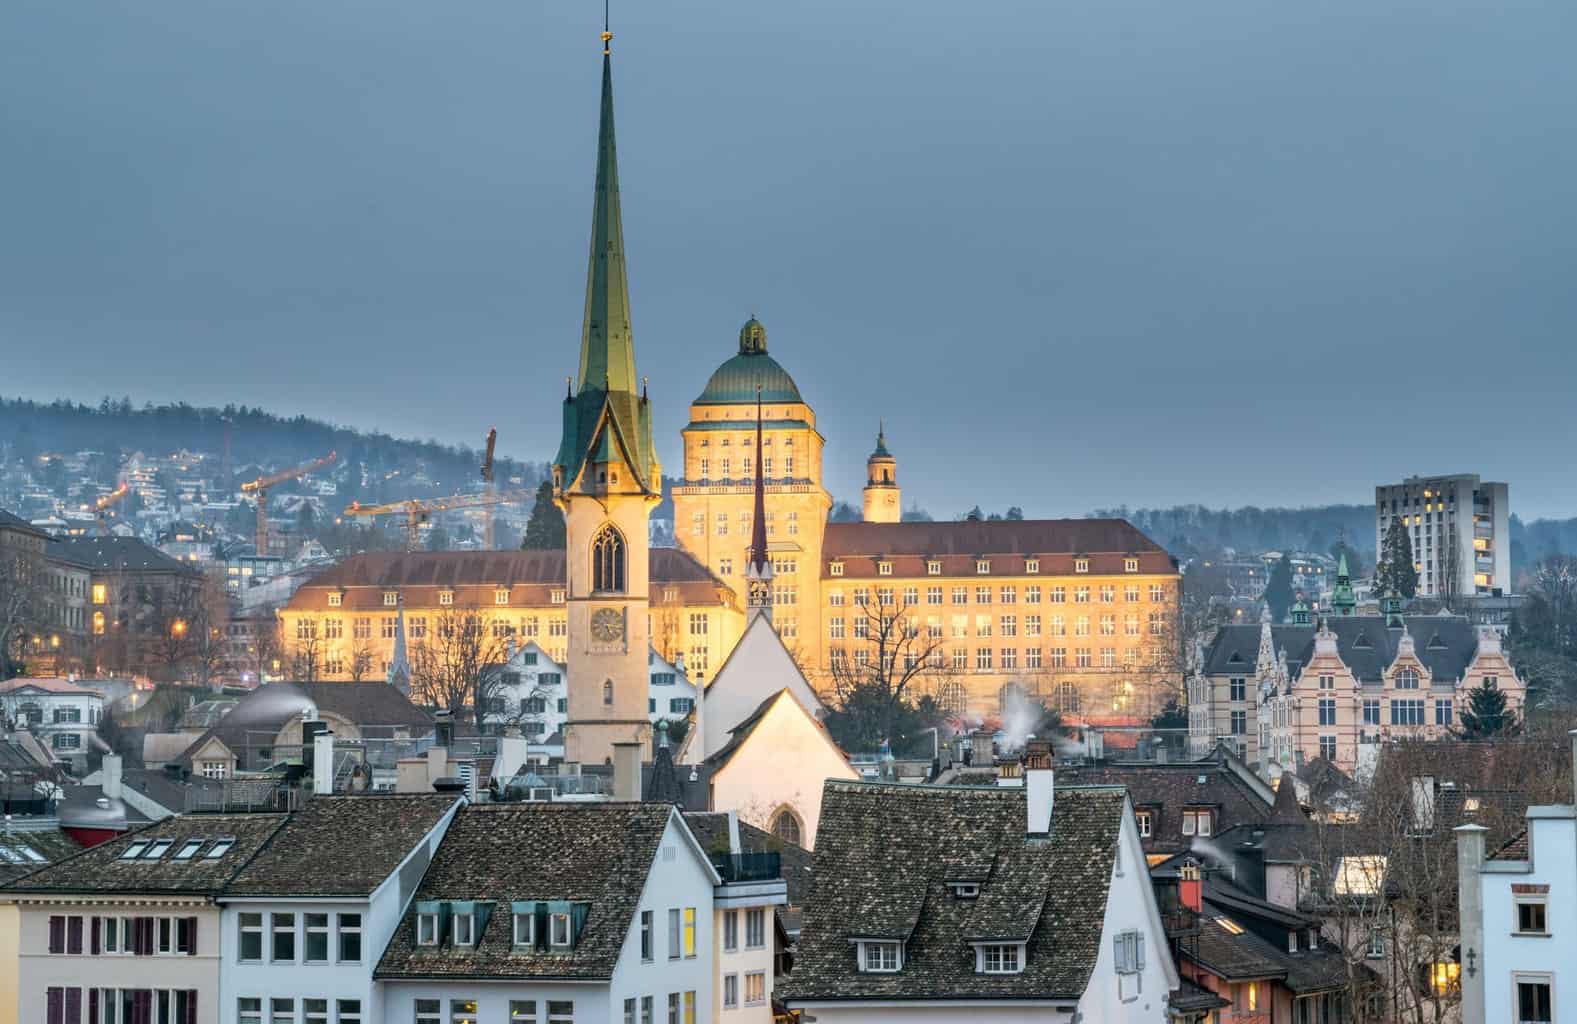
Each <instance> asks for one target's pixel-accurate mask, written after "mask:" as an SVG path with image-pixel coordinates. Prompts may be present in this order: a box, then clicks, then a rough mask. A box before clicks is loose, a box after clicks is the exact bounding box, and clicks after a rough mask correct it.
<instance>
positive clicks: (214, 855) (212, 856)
mask: <svg viewBox="0 0 1577 1024" xmlns="http://www.w3.org/2000/svg"><path fill="white" fill-rule="evenodd" d="M234 845H235V840H234V839H233V838H231V837H229V836H226V837H225V838H223V839H215V840H214V845H212V846H210V847H209V848H208V852H207V853H205V854H203V860H218V859H219V858H220V857H223V856H224V855H225V854H227V853H229V852H230V847H232V846H234Z"/></svg>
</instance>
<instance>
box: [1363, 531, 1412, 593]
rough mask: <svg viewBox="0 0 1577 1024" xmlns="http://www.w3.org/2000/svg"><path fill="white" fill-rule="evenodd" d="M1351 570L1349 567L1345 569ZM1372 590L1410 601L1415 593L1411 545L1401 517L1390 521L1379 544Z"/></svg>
mask: <svg viewBox="0 0 1577 1024" xmlns="http://www.w3.org/2000/svg"><path fill="white" fill-rule="evenodd" d="M1349 568H1351V566H1349ZM1374 584H1375V589H1376V590H1377V591H1378V592H1379V593H1380V594H1382V595H1384V594H1392V593H1394V594H1396V595H1398V596H1399V597H1402V598H1411V597H1412V596H1413V595H1414V594H1417V593H1418V567H1417V566H1415V565H1414V564H1413V542H1412V540H1411V539H1409V538H1408V536H1407V528H1406V527H1404V526H1403V525H1402V518H1401V517H1400V516H1397V517H1396V518H1395V519H1392V520H1391V526H1390V528H1389V529H1387V530H1386V531H1385V540H1384V542H1383V543H1381V545H1380V561H1379V563H1378V564H1377V565H1376V566H1375V569H1374Z"/></svg>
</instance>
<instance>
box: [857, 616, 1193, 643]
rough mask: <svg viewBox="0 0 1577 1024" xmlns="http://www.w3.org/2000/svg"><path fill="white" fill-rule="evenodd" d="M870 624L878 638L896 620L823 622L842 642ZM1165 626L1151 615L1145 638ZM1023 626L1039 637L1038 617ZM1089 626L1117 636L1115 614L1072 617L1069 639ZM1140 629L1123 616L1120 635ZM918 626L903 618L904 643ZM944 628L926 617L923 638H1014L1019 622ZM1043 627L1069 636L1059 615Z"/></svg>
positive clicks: (965, 622)
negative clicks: (849, 632)
mask: <svg viewBox="0 0 1577 1024" xmlns="http://www.w3.org/2000/svg"><path fill="white" fill-rule="evenodd" d="M873 621H874V624H875V626H876V632H877V633H878V634H882V633H887V632H889V631H890V630H891V629H892V626H893V624H894V622H895V621H896V617H895V616H893V615H891V614H884V615H881V616H873V615H864V616H858V617H855V618H854V619H853V621H852V622H846V621H845V619H844V617H843V616H841V615H832V616H829V617H828V618H827V634H828V638H829V639H832V640H842V639H845V632H846V627H847V628H848V629H852V630H853V634H854V638H855V639H856V640H864V639H867V638H868V637H870V635H871V633H872V628H871V627H872V624H873ZM1166 623H1167V615H1166V613H1165V612H1151V613H1150V615H1149V620H1148V625H1149V634H1150V635H1151V636H1162V635H1164V634H1165V632H1166ZM1023 625H1024V635H1025V636H1027V637H1037V636H1040V635H1041V625H1042V623H1041V617H1040V616H1039V615H1026V616H1024V622H1023ZM1091 625H1094V626H1095V627H1096V630H1097V632H1096V633H1095V634H1093V635H1098V636H1116V635H1117V632H1118V630H1117V626H1118V621H1117V616H1116V615H1115V614H1113V615H1101V616H1097V617H1096V618H1094V619H1091V617H1090V616H1088V615H1078V616H1074V618H1073V623H1072V630H1073V631H1072V635H1073V636H1091V635H1092V634H1091V632H1090V627H1091ZM1141 625H1142V623H1141V620H1140V618H1139V616H1138V614H1137V613H1130V614H1128V615H1125V616H1123V619H1122V635H1123V636H1128V637H1137V636H1140V635H1142V630H1141ZM920 626H921V624H920V617H919V616H918V615H906V616H904V620H903V627H902V629H903V635H904V636H905V637H906V638H908V639H914V638H915V637H917V636H919V635H920ZM948 627H949V632H948V633H947V634H944V631H943V625H942V617H941V616H940V615H928V616H926V620H925V635H926V636H927V637H929V638H930V639H932V640H940V639H942V637H943V636H944V635H951V636H952V638H953V639H955V640H962V639H964V638H966V637H970V636H977V637H987V636H991V635H993V631H995V632H996V635H1000V636H1018V635H1019V618H1018V616H1017V615H1001V616H998V617H996V618H995V619H993V618H992V617H991V616H990V615H976V616H975V622H974V627H975V628H974V631H973V632H971V631H970V628H969V616H967V615H954V616H952V618H951V620H950V621H949V623H948ZM1045 627H1046V635H1047V636H1068V635H1069V631H1068V630H1069V624H1068V620H1067V619H1065V618H1064V617H1063V616H1061V615H1052V616H1049V617H1048V618H1047V619H1046V621H1045Z"/></svg>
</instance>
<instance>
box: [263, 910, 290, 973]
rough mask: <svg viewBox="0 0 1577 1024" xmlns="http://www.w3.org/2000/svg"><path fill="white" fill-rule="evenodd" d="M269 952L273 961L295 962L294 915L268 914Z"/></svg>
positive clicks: (269, 957)
mask: <svg viewBox="0 0 1577 1024" xmlns="http://www.w3.org/2000/svg"><path fill="white" fill-rule="evenodd" d="M269 918H270V923H269V954H268V959H269V960H270V961H272V962H274V963H286V964H293V963H295V962H296V915H295V914H278V913H276V914H270V915H269Z"/></svg>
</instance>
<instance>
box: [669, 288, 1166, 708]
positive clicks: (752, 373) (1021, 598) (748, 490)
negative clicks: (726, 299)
mask: <svg viewBox="0 0 1577 1024" xmlns="http://www.w3.org/2000/svg"><path fill="white" fill-rule="evenodd" d="M758 387H759V388H760V394H761V409H762V417H763V423H762V440H761V444H760V446H759V448H758V447H756V444H755V436H756V415H757V411H756V410H757V403H756V395H757V388H758ZM683 438H684V477H683V479H682V480H681V481H680V482H678V483H677V484H676V485H675V487H674V529H675V533H676V534H677V536H678V540H679V543H680V545H681V546H682V547H683V548H684V549H685V550H687V551H689V552H690V553H691V554H692V555H694V556H695V558H696V559H697V560H698V561H700V562H702V563H703V564H704V565H706V567H707V568H708V569H710V570H711V571H712V572H713V573H714V574H715V575H716V576H717V577H718V578H719V579H721V580H723V581H724V582H725V583H727V584H728V585H729V586H730V587H731V588H733V590H734V591H735V592H736V593H742V592H744V590H745V589H746V586H745V585H746V580H745V575H744V574H745V569H746V566H747V563H748V561H749V559H748V549H749V545H750V537H751V530H752V526H753V522H752V516H753V515H754V512H753V505H752V489H753V488H752V484H753V481H754V475H755V472H756V469H757V467H758V461H759V468H760V469H761V470H762V474H763V476H764V477H765V490H766V495H765V518H766V532H767V542H768V549H769V551H770V554H771V556H772V569H773V574H772V589H773V604H774V620H773V623H774V625H775V626H776V628H777V630H778V632H779V633H780V634H781V635H782V637H783V639H784V641H785V643H787V644H788V645H789V646H790V648H791V649H792V650H793V651H794V653H795V656H796V657H797V658H798V660H799V662H800V663H801V664H802V665H803V666H804V667H805V668H806V670H807V671H808V672H809V673H810V675H811V676H812V678H813V679H815V681H816V682H817V684H818V685H819V686H821V687H822V688H823V689H824V690H830V689H832V688H834V687H835V686H836V684H837V683H838V682H840V681H843V682H847V681H852V680H855V679H858V678H860V677H862V676H866V675H868V674H870V673H871V672H873V671H875V670H876V668H875V666H878V665H879V664H880V663H881V662H882V661H884V660H885V661H888V662H890V663H891V664H892V668H890V669H888V670H887V671H890V672H895V673H898V674H902V673H903V672H905V671H906V668H905V666H906V664H907V665H908V666H910V667H918V668H919V669H920V670H921V672H920V675H919V676H918V677H917V678H916V681H915V685H914V688H913V690H914V692H915V693H930V694H932V695H934V696H935V697H936V698H937V699H938V700H939V701H941V702H942V703H943V705H944V706H945V707H947V708H948V709H949V710H951V711H955V712H964V711H970V712H975V713H983V714H993V713H996V712H998V711H999V710H1000V709H1001V707H1002V705H1003V704H1004V702H1005V701H1006V700H1007V699H1008V697H1009V695H1011V694H1012V693H1013V692H1014V691H1015V689H1017V690H1021V691H1022V692H1024V693H1026V694H1029V695H1035V696H1038V697H1039V698H1040V699H1041V700H1042V701H1044V702H1045V703H1047V704H1048V705H1049V706H1052V707H1055V708H1058V709H1060V710H1062V711H1064V712H1067V713H1082V714H1084V715H1089V716H1108V715H1111V714H1114V713H1116V714H1123V713H1129V714H1135V715H1146V716H1147V715H1149V714H1150V713H1152V712H1153V711H1154V710H1155V705H1156V704H1157V702H1158V701H1160V700H1164V699H1165V698H1164V696H1163V692H1164V691H1163V690H1162V689H1161V688H1160V687H1157V686H1156V684H1157V683H1159V682H1165V683H1166V684H1167V686H1168V688H1169V689H1170V691H1171V692H1176V690H1177V688H1178V685H1179V682H1180V678H1181V673H1180V666H1179V665H1178V656H1177V646H1178V645H1177V632H1176V628H1175V621H1176V611H1177V601H1178V572H1177V566H1176V564H1175V563H1174V562H1173V560H1172V559H1171V557H1170V556H1169V555H1168V554H1167V553H1166V552H1165V551H1164V550H1163V549H1162V548H1161V547H1160V546H1159V545H1157V544H1155V543H1154V542H1153V541H1151V540H1150V539H1149V538H1148V537H1146V536H1144V535H1143V534H1142V533H1140V532H1139V531H1138V530H1136V529H1135V528H1134V527H1133V526H1132V525H1131V524H1129V523H1127V522H1125V521H1123V520H1117V519H1063V520H1017V521H1013V520H1007V521H978V520H971V521H963V522H947V523H922V522H912V523H905V522H901V521H900V519H901V516H900V508H901V497H902V495H901V491H900V487H899V481H898V462H897V458H896V457H895V456H894V454H893V453H892V451H891V450H890V449H889V448H888V446H887V438H886V433H885V431H881V432H879V433H878V435H877V440H876V447H875V449H874V450H873V451H872V452H871V454H870V456H869V458H868V459H867V460H866V485H865V489H864V521H863V522H843V523H829V522H827V512H828V510H829V509H830V508H831V507H832V497H831V495H830V494H828V492H827V489H826V487H825V486H824V485H823V483H822V447H823V445H824V444H825V441H824V439H823V438H822V436H821V434H820V433H819V432H818V431H817V429H816V414H815V412H814V410H812V408H811V407H810V404H809V403H808V402H806V401H805V399H804V397H803V396H802V395H801V394H800V392H799V388H798V387H797V386H796V385H795V383H794V380H793V378H791V377H790V376H789V374H788V372H787V371H786V370H784V369H783V367H782V366H781V365H780V364H779V363H778V362H777V361H776V360H775V359H774V358H773V357H772V356H771V355H770V354H769V353H768V351H767V331H766V328H765V327H763V326H762V324H761V323H760V322H759V321H758V320H756V319H754V318H752V319H750V320H749V321H748V322H747V323H746V324H745V326H744V328H743V329H742V330H741V331H740V334H739V350H738V352H737V353H736V354H735V355H733V356H732V357H731V358H729V359H728V360H727V361H726V362H724V363H723V364H722V365H721V366H720V367H718V369H717V371H716V372H715V373H713V374H712V377H711V379H710V380H709V381H707V384H706V388H705V389H704V390H703V391H702V392H701V394H700V396H699V397H697V398H696V399H695V401H694V402H692V403H691V405H690V421H689V423H688V424H687V425H686V426H685V428H684V430H683Z"/></svg>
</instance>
